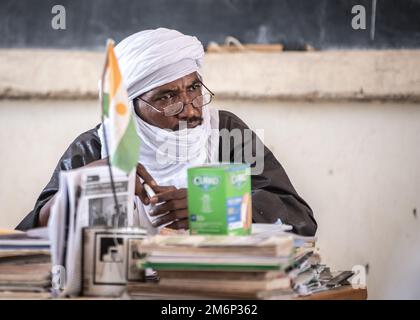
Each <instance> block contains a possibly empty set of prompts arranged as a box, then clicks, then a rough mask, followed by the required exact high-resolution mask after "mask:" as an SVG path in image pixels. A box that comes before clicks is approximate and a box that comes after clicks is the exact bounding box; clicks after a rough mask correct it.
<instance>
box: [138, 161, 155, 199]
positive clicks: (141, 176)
mask: <svg viewBox="0 0 420 320" xmlns="http://www.w3.org/2000/svg"><path fill="white" fill-rule="evenodd" d="M142 180H143V181H142ZM143 183H147V184H148V185H149V186H150V187H151V188H152V189H153V190H155V188H156V186H157V183H156V181H155V180H154V179H153V178H152V176H151V175H150V174H149V172H147V170H146V169H145V168H144V166H143V165H141V164H140V163H138V164H137V168H136V189H135V194H136V196H138V197H139V198H140V200H141V202H143V203H144V204H146V205H148V204H150V201H149V197H148V196H147V192H146V190H145V189H144V186H143ZM155 192H156V191H155Z"/></svg>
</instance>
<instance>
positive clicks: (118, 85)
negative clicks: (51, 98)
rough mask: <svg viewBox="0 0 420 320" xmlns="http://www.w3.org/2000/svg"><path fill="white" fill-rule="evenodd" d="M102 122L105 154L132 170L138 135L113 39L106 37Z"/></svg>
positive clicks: (120, 167) (114, 164) (117, 165)
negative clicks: (105, 142) (106, 144)
mask: <svg viewBox="0 0 420 320" xmlns="http://www.w3.org/2000/svg"><path fill="white" fill-rule="evenodd" d="M100 90H101V94H100V97H101V103H102V108H103V110H102V112H103V118H104V119H103V125H104V124H105V128H104V129H105V130H104V132H107V134H106V133H105V135H106V136H107V137H106V138H107V139H106V140H108V141H107V143H108V146H106V147H107V149H108V150H107V153H108V155H109V156H110V163H111V165H112V166H114V167H117V168H119V169H121V170H123V171H124V172H126V173H129V172H131V171H132V170H133V169H134V168H135V167H136V165H137V161H138V157H139V151H140V138H139V136H138V135H137V132H136V128H135V124H134V119H133V114H132V112H131V110H130V107H129V101H128V94H127V90H126V89H125V87H124V84H123V81H122V77H121V72H120V68H119V66H118V60H117V57H116V56H115V52H114V42H113V41H112V40H108V43H107V49H106V61H105V68H104V73H103V75H102V81H101V88H100Z"/></svg>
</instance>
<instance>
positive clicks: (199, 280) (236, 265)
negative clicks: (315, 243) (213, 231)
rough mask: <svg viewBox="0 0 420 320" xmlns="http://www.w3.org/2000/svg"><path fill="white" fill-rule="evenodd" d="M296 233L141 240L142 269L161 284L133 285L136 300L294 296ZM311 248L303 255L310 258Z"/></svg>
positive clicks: (163, 237) (131, 292)
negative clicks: (150, 272)
mask: <svg viewBox="0 0 420 320" xmlns="http://www.w3.org/2000/svg"><path fill="white" fill-rule="evenodd" d="M294 243H295V239H294V237H293V236H292V235H290V234H287V233H284V234H282V235H276V236H273V235H269V236H264V235H261V234H259V235H252V236H239V237H238V236H182V235H179V236H176V235H174V236H162V235H158V236H154V237H151V238H148V239H145V240H142V243H141V245H140V248H141V251H142V253H145V254H146V257H145V259H144V260H143V261H141V262H139V267H140V268H146V269H147V268H151V269H153V270H156V271H157V274H158V277H159V282H157V283H156V282H154V283H147V282H145V283H129V284H128V288H127V291H128V294H129V295H130V296H131V297H132V298H133V299H147V298H154V299H156V298H157V299H166V298H167V299H171V298H176V299H182V298H186V299H190V298H195V299H197V298H198V299H201V298H202V299H206V298H209V299H215V298H219V299H225V298H227V299H282V298H290V297H291V296H292V295H293V294H294V291H293V288H292V282H291V278H290V277H289V273H290V272H291V271H293V270H297V269H299V268H300V266H301V263H296V261H297V260H296V258H297V256H296V248H295V246H294ZM308 252H309V251H308V249H307V250H305V253H303V252H300V253H299V254H298V256H299V258H302V257H304V256H305V255H306V256H309V254H308Z"/></svg>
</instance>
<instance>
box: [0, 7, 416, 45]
mask: <svg viewBox="0 0 420 320" xmlns="http://www.w3.org/2000/svg"><path fill="white" fill-rule="evenodd" d="M374 2H375V4H376V6H375V15H374V17H375V19H374V35H373V37H372V22H373V21H372V12H373V10H374V9H373V5H374ZM56 4H60V5H63V6H64V8H65V10H66V29H65V30H54V29H53V28H52V26H51V20H52V18H53V17H54V14H52V13H51V9H52V7H53V6H54V5H56ZM355 5H362V6H364V8H365V9H366V29H365V30H354V29H353V28H352V25H351V21H352V18H353V17H354V14H352V13H351V11H352V8H353V6H355ZM160 26H163V27H168V28H174V29H178V30H180V31H181V32H184V33H186V34H191V35H196V36H197V37H198V38H199V39H200V40H201V41H202V42H203V44H204V45H205V46H206V45H207V44H208V43H209V42H210V41H215V42H218V43H223V42H224V40H225V38H226V37H227V36H233V37H236V38H237V39H239V40H240V41H241V42H243V43H282V44H283V45H284V46H285V49H286V50H301V49H303V48H305V47H306V46H307V45H309V46H312V47H313V48H315V49H320V50H322V49H324V50H325V49H337V48H338V49H360V48H361V49H400V48H419V47H420V0H377V1H376V0H318V1H317V0H151V1H129V0H51V1H50V0H36V1H34V0H2V1H1V2H0V47H2V48H68V49H87V50H100V49H103V47H104V45H105V41H106V39H107V38H113V39H114V40H116V41H117V42H118V41H119V40H121V39H123V38H124V37H125V36H127V35H129V34H132V33H134V32H137V31H140V30H143V29H148V28H156V27H160Z"/></svg>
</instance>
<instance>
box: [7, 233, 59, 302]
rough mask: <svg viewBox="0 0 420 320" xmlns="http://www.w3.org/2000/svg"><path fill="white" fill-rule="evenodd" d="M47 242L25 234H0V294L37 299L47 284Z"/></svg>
mask: <svg viewBox="0 0 420 320" xmlns="http://www.w3.org/2000/svg"><path fill="white" fill-rule="evenodd" d="M49 248H50V245H49V241H48V240H45V239H42V238H34V237H31V236H30V235H28V233H4V232H3V234H2V235H1V236H0V297H2V298H4V297H12V296H13V297H15V298H19V297H26V298H28V297H31V298H39V297H40V296H39V295H38V293H40V294H41V295H42V296H43V297H44V296H46V295H48V291H49V289H50V287H51V277H50V270H51V262H50V250H49Z"/></svg>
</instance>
